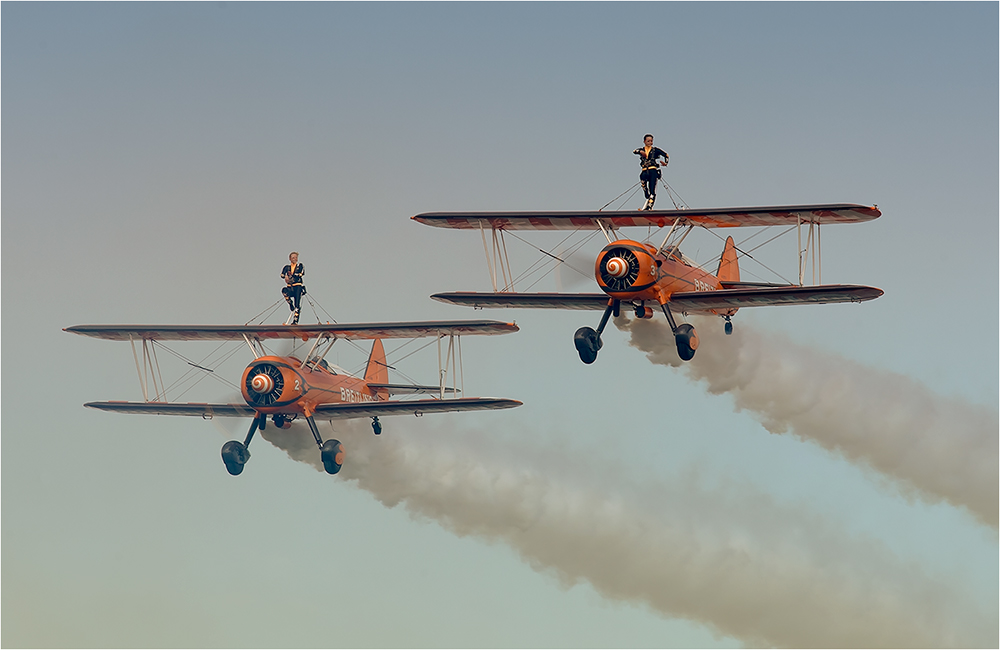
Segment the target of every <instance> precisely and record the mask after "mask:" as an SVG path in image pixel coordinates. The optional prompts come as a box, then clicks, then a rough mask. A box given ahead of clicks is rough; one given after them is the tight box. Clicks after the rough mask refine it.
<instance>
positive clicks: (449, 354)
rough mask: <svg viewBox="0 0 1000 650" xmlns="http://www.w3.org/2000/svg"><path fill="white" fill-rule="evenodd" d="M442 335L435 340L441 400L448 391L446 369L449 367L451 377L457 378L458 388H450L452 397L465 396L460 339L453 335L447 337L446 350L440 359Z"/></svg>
mask: <svg viewBox="0 0 1000 650" xmlns="http://www.w3.org/2000/svg"><path fill="white" fill-rule="evenodd" d="M443 338H444V334H439V335H438V339H437V348H438V377H439V380H440V395H441V399H445V392H446V391H447V390H448V388H447V384H448V368H449V366H450V367H451V374H452V376H456V375H457V376H458V378H459V383H458V386H456V387H452V388H451V391H452V397H455V398H457V397H458V393H459V392H461V393H462V394H463V395H464V394H465V368H464V365H463V363H462V337H461V336H460V335H459V336H456V335H455V334H449V335H448V349H447V351H446V352H445V356H444V359H442V358H441V339H443Z"/></svg>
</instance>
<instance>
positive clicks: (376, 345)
mask: <svg viewBox="0 0 1000 650" xmlns="http://www.w3.org/2000/svg"><path fill="white" fill-rule="evenodd" d="M365 381H366V382H369V383H372V384H386V383H389V366H387V365H386V363H385V348H383V347H382V339H375V341H374V342H373V343H372V353H371V354H370V355H368V366H367V367H366V368H365Z"/></svg>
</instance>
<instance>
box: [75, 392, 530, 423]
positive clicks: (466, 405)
mask: <svg viewBox="0 0 1000 650" xmlns="http://www.w3.org/2000/svg"><path fill="white" fill-rule="evenodd" d="M521 404H522V403H521V402H519V401H517V400H513V399H502V398H493V397H460V398H457V399H421V400H408V401H393V402H360V403H349V404H322V405H319V406H317V407H316V412H315V413H314V414H313V417H314V418H316V419H317V420H347V419H350V418H366V417H377V416H382V415H406V414H413V415H423V414H424V413H451V412H455V411H489V410H497V409H509V408H514V407H517V406H521ZM84 406H86V407H88V408H92V409H98V410H101V411H111V412H114V413H132V414H141V415H187V416H197V417H201V418H204V419H206V420H210V419H212V418H213V417H253V416H254V415H256V411H254V409H252V408H251V407H249V406H247V405H246V404H201V403H188V402H87V403H86V404H84Z"/></svg>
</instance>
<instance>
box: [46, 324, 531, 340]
mask: <svg viewBox="0 0 1000 650" xmlns="http://www.w3.org/2000/svg"><path fill="white" fill-rule="evenodd" d="M65 331H67V332H72V333H73V334H81V335H83V336H92V337H94V338H99V339H108V340H111V341H129V340H156V341H239V340H242V339H243V337H244V336H245V337H247V338H249V339H254V340H267V339H303V340H308V339H310V338H313V337H316V336H324V335H326V336H330V337H336V338H338V339H409V338H421V337H428V336H449V335H470V334H476V335H494V334H508V333H511V332H516V331H518V327H517V325H515V324H513V323H503V322H500V321H491V320H450V321H422V322H412V323H346V324H345V323H341V324H330V323H327V324H316V325H76V326H73V327H67V328H65Z"/></svg>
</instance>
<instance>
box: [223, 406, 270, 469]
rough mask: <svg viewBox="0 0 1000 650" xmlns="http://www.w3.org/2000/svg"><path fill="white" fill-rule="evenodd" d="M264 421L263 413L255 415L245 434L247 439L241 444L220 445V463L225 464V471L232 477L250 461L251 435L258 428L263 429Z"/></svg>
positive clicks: (233, 442) (235, 442)
mask: <svg viewBox="0 0 1000 650" xmlns="http://www.w3.org/2000/svg"><path fill="white" fill-rule="evenodd" d="M266 421H267V416H266V415H264V414H263V413H262V414H260V415H255V416H254V418H253V421H252V422H251V423H250V431H248V432H247V437H246V439H245V440H244V441H243V442H242V443H241V442H239V441H238V440H230V441H229V442H227V443H226V444H224V445H222V462H223V463H225V464H226V471H228V472H229V473H230V474H232V475H233V476H236V475H238V474H239V473H240V472H242V471H243V466H244V465H246V464H247V461H248V460H250V449H249V447H250V441H251V440H253V434H255V433H257V429H258V428H260V429H263V428H264V423H265V422H266Z"/></svg>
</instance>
